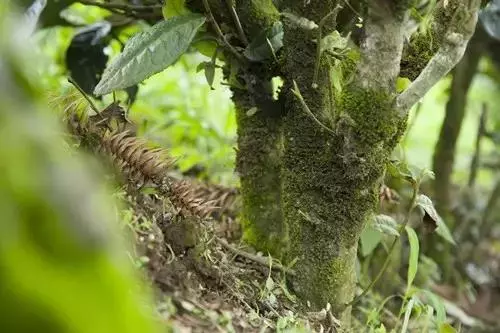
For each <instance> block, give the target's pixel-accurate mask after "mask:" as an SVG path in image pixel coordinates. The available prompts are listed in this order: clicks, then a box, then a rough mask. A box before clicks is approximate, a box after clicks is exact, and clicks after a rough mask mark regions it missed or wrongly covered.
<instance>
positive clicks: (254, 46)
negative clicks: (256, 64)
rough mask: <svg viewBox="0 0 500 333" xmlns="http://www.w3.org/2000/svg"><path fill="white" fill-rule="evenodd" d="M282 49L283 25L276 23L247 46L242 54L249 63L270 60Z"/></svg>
mask: <svg viewBox="0 0 500 333" xmlns="http://www.w3.org/2000/svg"><path fill="white" fill-rule="evenodd" d="M281 47H283V24H282V23H281V22H280V21H276V22H275V23H274V24H273V26H272V27H270V28H268V29H266V30H264V31H262V32H261V33H260V34H259V35H258V36H257V37H255V39H254V40H253V41H252V42H251V43H250V45H248V46H247V48H246V49H245V51H244V52H243V54H244V55H245V57H247V58H248V59H249V60H251V61H262V60H267V59H271V58H272V57H273V54H275V53H276V52H278V50H279V49H281Z"/></svg>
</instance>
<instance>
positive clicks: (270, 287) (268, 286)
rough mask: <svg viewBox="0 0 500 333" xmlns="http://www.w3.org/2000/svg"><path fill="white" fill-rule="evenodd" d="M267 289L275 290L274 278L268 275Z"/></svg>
mask: <svg viewBox="0 0 500 333" xmlns="http://www.w3.org/2000/svg"><path fill="white" fill-rule="evenodd" d="M266 289H267V290H268V291H273V290H274V280H273V278H272V277H268V278H267V280H266Z"/></svg>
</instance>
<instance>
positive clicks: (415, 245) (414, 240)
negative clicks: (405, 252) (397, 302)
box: [405, 226, 420, 290]
mask: <svg viewBox="0 0 500 333" xmlns="http://www.w3.org/2000/svg"><path fill="white" fill-rule="evenodd" d="M405 229H406V233H407V234H408V241H409V242H410V259H409V262H408V277H407V289H406V290H409V289H410V287H411V285H412V284H413V280H415V276H416V275H417V270H418V254H419V251H420V245H419V242H418V236H417V233H416V232H415V230H413V228H412V227H410V226H406V228H405Z"/></svg>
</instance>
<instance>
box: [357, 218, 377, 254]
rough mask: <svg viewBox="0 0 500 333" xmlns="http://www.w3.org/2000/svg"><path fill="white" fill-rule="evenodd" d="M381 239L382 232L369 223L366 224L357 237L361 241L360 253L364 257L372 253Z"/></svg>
mask: <svg viewBox="0 0 500 333" xmlns="http://www.w3.org/2000/svg"><path fill="white" fill-rule="evenodd" d="M381 240H382V233H381V232H380V231H378V230H377V229H375V228H373V227H372V226H371V225H367V226H366V227H365V228H364V229H363V231H362V232H361V237H360V239H359V241H360V243H361V255H362V256H363V257H366V256H367V255H369V254H370V253H372V252H373V250H375V248H376V247H377V245H378V244H379V243H380V241H381Z"/></svg>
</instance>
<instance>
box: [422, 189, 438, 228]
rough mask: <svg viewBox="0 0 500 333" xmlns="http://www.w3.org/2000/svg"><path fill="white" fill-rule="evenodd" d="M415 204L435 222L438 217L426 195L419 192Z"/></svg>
mask: <svg viewBox="0 0 500 333" xmlns="http://www.w3.org/2000/svg"><path fill="white" fill-rule="evenodd" d="M417 206H419V207H421V208H422V209H423V210H424V211H425V212H426V213H427V214H428V215H429V216H430V218H431V219H432V220H433V221H435V222H436V223H437V221H438V220H439V219H440V217H439V214H438V213H437V211H436V208H434V204H433V203H432V200H431V199H430V198H429V197H428V196H426V195H424V194H419V195H418V197H417Z"/></svg>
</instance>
